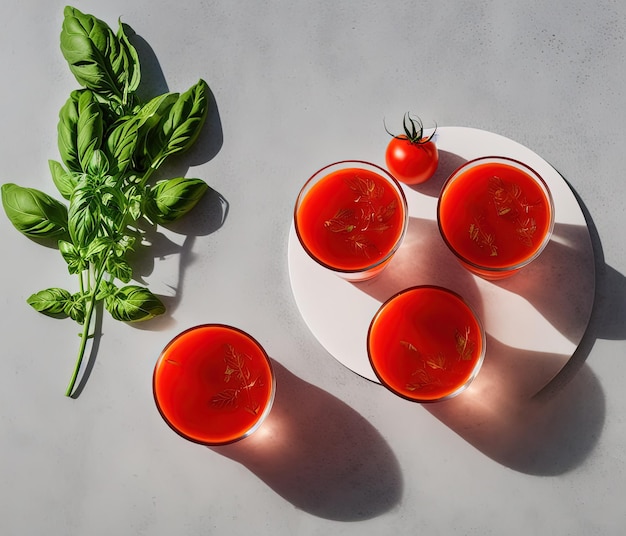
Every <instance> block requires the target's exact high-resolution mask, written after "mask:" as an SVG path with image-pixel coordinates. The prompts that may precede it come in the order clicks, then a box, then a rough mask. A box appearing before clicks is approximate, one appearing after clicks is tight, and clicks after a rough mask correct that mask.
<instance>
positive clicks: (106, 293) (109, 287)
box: [96, 279, 117, 301]
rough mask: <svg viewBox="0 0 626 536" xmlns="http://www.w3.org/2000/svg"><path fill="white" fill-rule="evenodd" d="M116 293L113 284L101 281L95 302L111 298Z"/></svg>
mask: <svg viewBox="0 0 626 536" xmlns="http://www.w3.org/2000/svg"><path fill="white" fill-rule="evenodd" d="M116 292H117V286H116V285H115V283H112V282H111V281H107V280H106V279H103V280H102V281H101V283H100V288H99V289H98V292H97V293H96V300H98V301H99V300H106V299H108V298H109V297H111V296H113V295H114V294H115V293H116Z"/></svg>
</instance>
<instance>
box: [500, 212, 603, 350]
mask: <svg viewBox="0 0 626 536" xmlns="http://www.w3.org/2000/svg"><path fill="white" fill-rule="evenodd" d="M588 252H589V233H588V231H587V229H586V228H585V227H584V226H580V225H565V224H557V225H555V227H554V238H553V239H552V240H551V241H550V242H549V243H548V245H547V246H546V248H545V250H544V251H543V252H542V253H541V255H540V256H539V257H538V258H537V259H536V260H534V261H533V262H532V263H531V264H529V265H528V266H526V267H525V268H524V269H523V273H520V274H516V275H514V276H512V277H510V278H507V279H502V280H500V281H496V282H494V283H493V284H495V285H497V286H499V287H500V288H503V289H506V290H508V291H510V292H513V293H515V294H518V295H520V296H523V297H524V298H525V299H526V300H528V301H529V302H530V303H531V304H532V305H533V306H534V307H535V308H537V310H538V311H539V312H540V313H541V314H542V316H543V317H545V318H546V320H548V321H549V322H550V323H551V324H552V325H553V326H554V327H555V328H556V329H557V330H558V331H559V332H560V333H561V334H563V335H564V336H565V337H567V338H568V339H569V340H570V341H574V342H578V341H579V340H580V336H581V333H583V332H584V330H585V327H586V326H587V322H588V321H589V311H591V309H592V305H593V300H594V295H595V276H594V256H593V255H589V254H588ZM520 276H523V277H520ZM565 311H566V312H567V314H564V312H565Z"/></svg>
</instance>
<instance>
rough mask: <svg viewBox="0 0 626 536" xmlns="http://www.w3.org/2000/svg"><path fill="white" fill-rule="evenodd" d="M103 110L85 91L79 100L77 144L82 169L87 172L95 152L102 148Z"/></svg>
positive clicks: (90, 93) (89, 93) (93, 97)
mask: <svg viewBox="0 0 626 536" xmlns="http://www.w3.org/2000/svg"><path fill="white" fill-rule="evenodd" d="M102 131H103V124H102V110H101V109H100V105H99V104H98V102H97V101H96V98H95V96H94V94H93V93H92V92H91V91H89V90H85V91H82V92H81V94H80V96H79V99H78V122H77V124H76V134H77V136H76V144H77V149H78V160H79V162H80V166H81V169H82V170H83V171H87V169H88V166H89V164H90V163H91V160H92V156H93V154H94V151H96V150H97V149H99V148H100V145H101V143H102V134H103V132H102Z"/></svg>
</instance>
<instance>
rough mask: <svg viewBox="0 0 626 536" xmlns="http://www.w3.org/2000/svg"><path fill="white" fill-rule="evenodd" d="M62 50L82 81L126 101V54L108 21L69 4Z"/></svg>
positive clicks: (83, 84) (65, 15) (63, 32)
mask: <svg viewBox="0 0 626 536" xmlns="http://www.w3.org/2000/svg"><path fill="white" fill-rule="evenodd" d="M63 14H64V19H63V26H62V30H61V52H62V53H63V57H64V58H65V60H66V61H67V63H68V64H69V67H70V70H71V71H72V73H73V74H74V76H75V77H76V80H77V81H78V83H79V84H80V85H81V86H83V87H85V88H88V89H91V90H92V91H94V92H96V93H98V94H100V95H102V96H103V97H105V98H107V99H112V100H115V101H117V102H119V103H121V104H125V102H126V97H125V89H126V87H127V84H126V73H125V68H126V62H127V61H128V60H127V58H126V54H125V53H124V52H123V49H122V46H121V44H120V41H119V39H118V38H117V36H116V35H115V34H114V33H113V31H112V30H111V28H109V26H108V24H106V23H105V22H103V21H101V20H99V19H97V18H96V17H94V16H92V15H89V14H85V13H82V12H81V11H79V10H78V9H76V8H73V7H70V6H67V7H66V8H65V11H64V13H63Z"/></svg>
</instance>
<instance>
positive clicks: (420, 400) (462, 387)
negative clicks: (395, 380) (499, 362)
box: [366, 285, 487, 404]
mask: <svg viewBox="0 0 626 536" xmlns="http://www.w3.org/2000/svg"><path fill="white" fill-rule="evenodd" d="M427 289H429V290H437V291H441V292H444V293H446V294H448V295H451V296H453V297H455V298H456V299H457V300H459V301H460V302H461V304H462V305H464V306H465V307H467V309H468V310H469V312H470V314H471V316H472V318H473V319H474V320H475V322H476V324H477V325H478V329H479V333H480V341H481V345H480V346H481V348H480V355H479V357H478V359H477V360H476V363H474V367H473V368H472V372H471V373H470V375H469V376H468V377H467V379H466V380H465V381H464V382H463V383H462V384H461V385H459V386H458V387H457V388H456V389H454V390H453V391H450V392H449V393H447V394H445V395H443V396H440V397H437V398H426V399H424V398H420V397H417V396H416V397H411V396H409V395H407V394H405V393H401V392H400V391H398V390H397V389H396V388H395V387H394V386H392V385H390V384H389V382H388V381H387V380H386V379H385V378H384V377H383V376H382V375H381V374H380V372H379V371H378V369H377V368H376V366H375V364H374V359H373V358H372V351H371V349H370V338H371V335H372V330H373V327H374V324H375V322H376V321H377V320H378V318H379V317H380V315H381V314H383V313H384V311H385V309H386V308H387V307H388V306H389V305H390V304H391V303H392V302H393V301H395V300H396V299H397V298H399V297H401V296H404V295H405V294H410V293H412V292H415V291H418V290H427ZM366 347H367V357H368V360H369V362H370V365H371V367H372V370H373V371H374V374H375V375H376V377H377V378H378V380H379V381H380V383H381V384H382V385H383V386H384V387H386V388H387V389H388V390H389V391H391V392H392V393H393V394H394V395H396V396H399V397H400V398H404V399H405V400H408V401H410V402H416V403H418V404H432V403H435V402H443V401H444V400H449V399H451V398H454V397H455V396H457V395H459V394H460V393H462V392H463V391H465V389H467V388H468V387H469V386H470V384H471V383H472V382H473V381H474V379H475V378H476V376H477V375H478V373H479V372H480V369H481V367H482V364H483V361H484V360H485V354H486V353H487V332H486V331H485V327H484V325H483V322H482V320H481V318H480V316H478V314H477V313H476V310H475V309H474V308H473V307H472V306H471V305H470V304H469V303H468V302H467V300H466V299H465V298H464V297H463V296H461V295H460V294H459V293H458V292H455V291H454V290H450V289H449V288H446V287H442V286H439V285H414V286H411V287H408V288H405V289H402V290H400V291H398V292H396V293H395V294H393V295H392V296H391V297H389V298H387V299H386V300H385V301H384V302H383V303H382V304H381V305H380V307H379V308H378V310H377V311H376V313H375V314H374V316H373V317H372V320H371V321H370V325H369V328H368V330H367V338H366Z"/></svg>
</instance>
